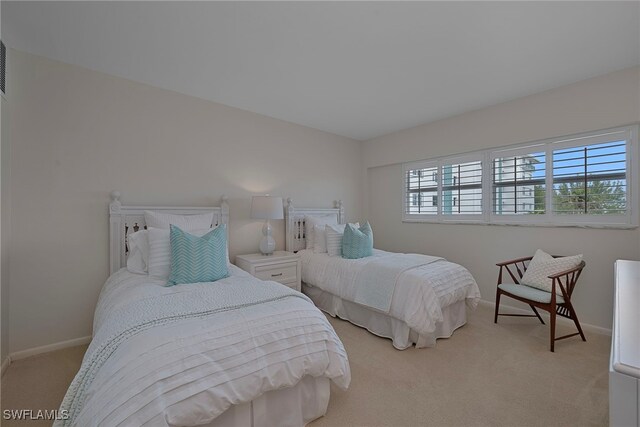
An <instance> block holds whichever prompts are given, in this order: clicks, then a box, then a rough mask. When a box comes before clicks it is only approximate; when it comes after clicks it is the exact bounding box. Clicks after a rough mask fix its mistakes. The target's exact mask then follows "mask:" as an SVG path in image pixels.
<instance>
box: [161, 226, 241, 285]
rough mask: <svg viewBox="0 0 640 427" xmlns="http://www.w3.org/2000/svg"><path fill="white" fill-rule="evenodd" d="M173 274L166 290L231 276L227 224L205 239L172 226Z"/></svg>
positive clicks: (205, 236)
mask: <svg viewBox="0 0 640 427" xmlns="http://www.w3.org/2000/svg"><path fill="white" fill-rule="evenodd" d="M170 240H171V273H170V274H169V280H168V281H167V286H173V285H179V284H183V283H201V282H215V281H216V280H220V279H224V278H225V277H227V276H229V269H228V268H227V256H226V247H227V229H226V226H225V225H224V224H222V225H221V226H219V227H216V228H214V229H213V230H211V231H210V232H209V233H207V234H205V235H204V236H202V237H198V236H194V235H193V234H189V233H186V232H184V231H182V230H180V228H179V227H176V226H175V225H171V232H170Z"/></svg>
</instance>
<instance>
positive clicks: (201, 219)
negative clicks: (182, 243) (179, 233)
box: [144, 211, 213, 231]
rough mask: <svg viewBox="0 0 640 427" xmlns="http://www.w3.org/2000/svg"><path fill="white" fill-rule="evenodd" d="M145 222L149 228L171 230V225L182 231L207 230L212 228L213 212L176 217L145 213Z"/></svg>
mask: <svg viewBox="0 0 640 427" xmlns="http://www.w3.org/2000/svg"><path fill="white" fill-rule="evenodd" d="M144 222H145V223H146V224H147V227H148V228H149V227H153V228H165V229H167V230H168V229H169V226H170V225H171V224H173V225H176V226H178V227H180V229H181V230H185V231H193V230H205V229H208V228H211V223H212V222H213V212H207V213H204V214H197V215H175V214H169V213H164V212H156V211H144Z"/></svg>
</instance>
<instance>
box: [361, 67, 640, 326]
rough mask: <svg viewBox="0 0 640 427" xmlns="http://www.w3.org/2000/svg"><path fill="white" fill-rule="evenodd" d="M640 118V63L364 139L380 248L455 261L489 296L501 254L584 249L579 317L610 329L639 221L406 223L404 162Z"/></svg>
mask: <svg viewBox="0 0 640 427" xmlns="http://www.w3.org/2000/svg"><path fill="white" fill-rule="evenodd" d="M639 121H640V67H635V68H632V69H627V70H623V71H619V72H615V73H611V74H608V75H605V76H601V77H596V78H593V79H589V80H585V81H582V82H579V83H575V84H572V85H568V86H564V87H561V88H557V89H553V90H550V91H547V92H543V93H540V94H536V95H532V96H528V97H525V98H521V99H518V100H515V101H511V102H507V103H503V104H499V105H495V106H492V107H487V108H483V109H480V110H477V111H473V112H470V113H466V114H463V115H460V116H456V117H453V118H449V119H445V120H440V121H437V122H433V123H430V124H426V125H422V126H418V127H415V128H411V129H407V130H404V131H402V132H397V133H394V134H391V135H387V136H383V137H380V138H376V139H373V140H370V141H367V142H365V143H364V144H363V156H364V164H365V172H364V175H365V181H366V182H365V186H366V196H367V197H366V198H367V200H365V201H364V210H365V215H366V216H367V217H368V218H369V219H370V221H371V223H372V226H373V229H374V233H375V242H376V246H377V247H379V248H381V249H387V250H394V251H405V252H406V251H415V252H421V253H428V254H433V255H442V256H444V257H446V258H448V259H449V260H451V261H454V262H458V263H460V264H462V265H464V266H466V267H467V268H468V269H469V270H470V271H471V273H472V274H473V275H474V276H475V277H476V279H477V281H478V284H479V286H480V290H481V292H482V297H483V298H484V299H486V300H489V301H493V300H494V299H495V286H496V285H495V283H496V278H497V267H495V263H496V262H498V261H501V260H507V259H512V258H516V257H519V256H527V255H532V254H533V252H534V251H535V249H536V248H543V249H545V250H546V251H548V252H551V253H557V254H567V255H571V254H576V253H584V256H585V260H586V262H587V267H586V269H585V271H584V274H583V276H582V277H581V279H580V282H579V284H578V288H577V291H576V293H575V295H574V298H575V305H576V310H577V312H578V315H579V316H580V319H581V321H582V322H585V323H588V324H592V325H596V326H600V327H604V328H610V327H611V318H612V306H613V302H612V301H613V293H612V292H613V263H614V261H615V260H616V259H618V258H624V259H636V260H637V259H640V232H639V230H638V229H634V230H611V229H609V230H600V229H598V230H596V229H579V228H539V227H515V226H488V225H452V224H427V223H418V224H416V223H403V222H402V197H403V194H402V167H401V165H400V164H399V163H400V162H406V161H412V160H422V159H429V158H432V157H437V156H443V155H450V154H456V153H463V152H467V151H472V150H479V149H485V148H491V147H499V146H504V145H510V144H516V143H520V142H526V141H534V140H539V139H544V138H550V137H554V136H562V135H567V134H572V133H578V132H585V131H589V130H597V129H604V128H608V127H613V126H619V125H625V124H630V123H637V122H639ZM635 184H636V185H638V184H639V183H637V182H636V183H635ZM632 208H634V209H637V208H638V204H636V205H634V206H633V207H632ZM508 304H512V305H517V304H516V303H515V302H509V303H508Z"/></svg>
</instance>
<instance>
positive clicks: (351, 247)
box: [342, 221, 373, 259]
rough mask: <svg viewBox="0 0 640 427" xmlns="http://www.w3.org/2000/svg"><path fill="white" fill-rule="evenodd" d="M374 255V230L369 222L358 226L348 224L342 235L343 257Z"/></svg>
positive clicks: (354, 257)
mask: <svg viewBox="0 0 640 427" xmlns="http://www.w3.org/2000/svg"><path fill="white" fill-rule="evenodd" d="M371 255H373V230H371V226H370V225H369V222H368V221H367V222H365V223H364V224H362V226H360V228H356V227H355V226H354V225H353V224H347V226H346V227H345V229H344V235H343V236H342V258H349V259H357V258H364V257H368V256H371Z"/></svg>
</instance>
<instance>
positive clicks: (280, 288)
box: [56, 192, 479, 426]
mask: <svg viewBox="0 0 640 427" xmlns="http://www.w3.org/2000/svg"><path fill="white" fill-rule="evenodd" d="M145 210H152V211H156V212H164V213H172V214H182V215H193V214H201V213H204V212H212V213H213V221H212V224H211V226H212V227H216V226H221V225H225V226H226V224H227V223H228V219H229V211H228V206H227V203H226V200H225V199H224V198H223V201H222V204H221V206H220V207H211V208H189V207H186V208H166V207H135V206H122V204H121V203H120V195H119V193H117V192H114V193H113V194H112V202H111V204H110V206H109V212H110V272H111V276H110V277H109V279H108V280H107V282H106V283H105V285H104V287H103V289H102V292H101V294H100V298H99V301H98V305H97V308H96V312H95V318H94V331H93V340H92V342H91V344H90V346H89V348H88V350H87V352H86V354H85V357H84V360H83V363H82V366H81V368H80V371H79V372H78V374H77V375H76V377H75V379H74V380H73V382H72V384H71V386H70V388H69V390H68V392H67V395H66V396H65V399H64V401H63V403H62V407H61V409H63V410H65V411H67V413H68V414H69V417H68V419H66V420H60V421H58V422H57V424H56V425H58V426H67V425H75V426H93V425H101V426H111V425H113V426H116V425H122V426H124V425H133V426H142V425H149V426H195V425H204V426H274V425H278V426H301V425H305V424H307V423H308V422H310V421H312V420H314V419H316V418H318V417H321V416H322V415H324V414H325V413H326V410H327V405H328V402H329V386H330V381H333V382H334V383H335V384H336V385H337V386H338V387H340V388H343V389H346V388H347V387H348V386H349V382H350V378H351V374H350V369H349V361H348V358H347V354H346V352H345V349H344V347H343V345H342V342H341V341H340V339H339V338H338V336H337V335H336V333H335V331H334V330H333V328H332V327H331V325H330V324H329V323H328V321H327V319H326V317H325V316H324V315H323V314H322V313H321V312H320V311H319V310H318V308H320V309H321V310H323V311H325V312H327V313H328V314H330V315H332V316H338V317H341V318H343V319H346V320H349V321H351V322H353V323H355V324H357V325H360V326H363V327H366V328H367V329H368V330H370V331H371V332H373V333H374V334H377V335H380V336H384V337H389V338H391V339H392V340H393V345H394V346H395V347H396V348H398V349H404V348H407V347H409V346H411V345H412V344H415V345H416V346H417V347H426V346H432V345H434V344H435V340H436V338H439V337H448V336H450V335H451V334H452V333H453V331H454V330H455V329H456V328H458V327H460V326H462V325H463V324H464V323H465V322H466V311H465V302H466V303H468V304H470V305H474V304H475V303H476V302H477V299H478V298H479V292H478V288H477V285H476V284H475V281H474V280H473V277H471V275H470V274H469V272H468V271H467V270H466V269H464V268H463V267H461V266H458V265H456V264H452V263H449V262H447V261H445V260H443V259H441V258H435V257H426V256H418V255H413V256H405V257H398V255H397V254H392V253H389V252H384V251H377V250H376V251H374V255H373V256H371V257H367V258H363V259H360V260H346V259H342V258H341V257H329V256H328V255H327V254H316V253H313V251H312V250H311V251H310V250H307V249H304V248H305V238H306V236H305V231H304V225H305V217H308V216H314V217H318V216H320V217H322V216H325V217H327V218H331V217H333V218H334V219H335V221H336V222H337V223H341V222H342V219H343V218H344V211H343V209H342V206H341V204H339V205H338V207H336V208H335V209H295V208H294V207H293V205H292V203H291V201H289V203H288V206H287V208H286V213H287V216H286V221H287V230H286V242H287V250H290V251H296V252H298V251H299V252H300V254H301V257H302V278H303V282H304V283H303V291H304V293H305V294H307V295H308V297H307V296H305V295H304V294H302V293H299V292H296V291H294V290H291V289H289V288H287V287H286V286H284V285H281V284H279V283H276V282H267V281H261V280H259V279H256V278H254V277H253V276H251V275H249V274H248V273H246V272H244V271H242V270H240V269H239V268H237V267H235V266H233V265H230V264H229V266H228V268H229V276H228V277H227V278H224V279H221V280H218V281H216V282H214V283H195V284H188V285H177V286H171V287H166V286H164V285H165V282H164V281H162V280H158V279H154V278H153V277H152V276H149V275H144V274H134V273H131V272H129V271H128V270H127V269H126V268H125V267H126V265H127V236H128V235H129V234H131V233H132V232H134V231H137V230H139V229H144V227H145V219H144V218H145V217H144V211H145ZM421 257H422V258H421ZM398 265H401V267H398ZM372 271H373V272H374V273H373V274H372V273H371V272H372ZM376 277H377V278H376ZM372 278H373V279H374V280H372ZM381 278H386V279H381ZM390 278H392V279H393V280H390ZM390 281H393V282H394V283H393V286H390V285H389V282H390ZM368 282H369V283H374V284H375V285H374V286H372V287H373V288H374V289H376V290H377V291H378V293H377V294H375V293H374V294H375V295H377V297H374V298H371V295H370V293H368V292H365V293H364V294H363V289H365V288H367V286H365V285H366V283H368ZM363 295H364V296H363ZM381 295H382V297H381ZM314 304H315V305H314ZM385 305H388V307H387V309H385V307H384V306H385ZM316 306H317V307H318V308H316ZM376 307H377V308H376Z"/></svg>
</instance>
